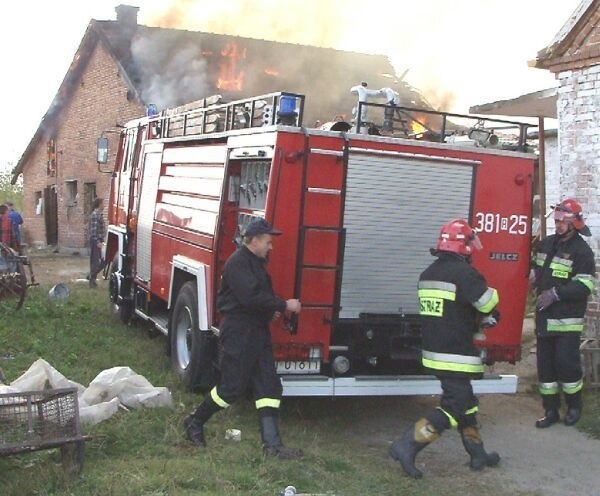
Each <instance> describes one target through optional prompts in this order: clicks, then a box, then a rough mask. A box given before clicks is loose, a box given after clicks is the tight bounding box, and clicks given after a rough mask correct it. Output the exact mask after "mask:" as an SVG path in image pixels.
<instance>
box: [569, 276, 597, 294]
mask: <svg viewBox="0 0 600 496" xmlns="http://www.w3.org/2000/svg"><path fill="white" fill-rule="evenodd" d="M573 280H574V281H577V282H580V283H581V284H583V285H584V286H585V287H586V288H587V289H588V291H589V292H590V293H592V292H593V291H594V286H595V285H596V284H595V283H594V279H592V276H591V275H589V274H577V275H576V276H575V277H573Z"/></svg>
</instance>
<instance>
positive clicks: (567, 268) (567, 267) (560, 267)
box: [548, 262, 573, 272]
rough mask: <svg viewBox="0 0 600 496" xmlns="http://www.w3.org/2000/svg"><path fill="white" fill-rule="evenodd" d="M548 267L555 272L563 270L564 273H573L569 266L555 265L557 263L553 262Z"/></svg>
mask: <svg viewBox="0 0 600 496" xmlns="http://www.w3.org/2000/svg"><path fill="white" fill-rule="evenodd" d="M548 267H550V268H551V269H553V270H561V271H563V272H572V271H573V267H569V266H568V265H565V264H560V263H555V262H551V263H550V265H549V266H548Z"/></svg>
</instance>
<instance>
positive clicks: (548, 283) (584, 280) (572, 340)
mask: <svg viewBox="0 0 600 496" xmlns="http://www.w3.org/2000/svg"><path fill="white" fill-rule="evenodd" d="M554 222H555V225H556V234H554V235H552V236H548V237H547V238H545V239H543V240H542V241H540V243H539V245H538V248H537V254H536V256H535V260H534V262H535V266H534V267H535V268H534V276H535V279H534V284H535V288H536V294H537V295H538V296H537V300H536V315H535V325H536V335H537V368H538V379H539V388H540V393H541V395H542V404H543V407H544V410H545V415H544V417H542V418H541V419H539V420H537V421H536V423H535V425H536V427H538V428H545V427H550V426H551V425H552V424H555V423H556V422H558V421H559V420H560V415H559V408H560V391H561V389H562V392H563V394H564V395H565V402H566V403H567V414H566V415H565V418H564V423H565V424H566V425H574V424H575V423H577V421H578V420H579V419H580V418H581V409H582V400H581V388H582V387H583V377H582V369H581V358H580V355H579V346H580V340H581V331H583V324H584V316H585V309H586V306H587V299H588V296H589V295H590V294H591V293H592V291H593V290H594V278H595V272H596V271H595V265H596V264H595V261H594V253H593V252H592V250H591V248H590V247H589V245H588V244H587V243H586V242H585V240H584V239H583V238H582V237H581V236H580V234H583V235H584V236H591V232H590V230H589V228H588V227H587V226H586V225H585V222H584V220H583V216H582V213H581V205H580V204H579V203H578V202H577V201H575V200H572V199H566V200H563V201H562V202H561V203H560V204H559V205H557V206H556V207H555V209H554Z"/></svg>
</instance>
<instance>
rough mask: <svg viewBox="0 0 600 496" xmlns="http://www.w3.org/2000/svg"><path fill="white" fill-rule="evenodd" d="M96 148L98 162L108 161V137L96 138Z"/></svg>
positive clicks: (104, 162)
mask: <svg viewBox="0 0 600 496" xmlns="http://www.w3.org/2000/svg"><path fill="white" fill-rule="evenodd" d="M96 150H97V151H96V160H97V161H98V163H99V164H106V163H107V162H108V138H105V137H101V138H98V142H97V144H96Z"/></svg>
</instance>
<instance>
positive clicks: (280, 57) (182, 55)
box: [94, 21, 429, 126]
mask: <svg viewBox="0 0 600 496" xmlns="http://www.w3.org/2000/svg"><path fill="white" fill-rule="evenodd" d="M94 22H95V26H96V27H97V29H98V30H99V31H101V32H102V34H103V35H104V36H106V39H107V40H108V42H109V44H110V46H111V47H112V49H113V53H115V55H116V57H117V58H118V59H119V61H120V62H121V64H122V65H123V67H124V68H125V70H126V71H127V73H128V76H129V78H130V79H131V81H132V83H133V84H134V85H135V87H136V90H137V93H138V94H139V95H140V97H141V100H142V103H144V104H148V103H154V104H156V105H157V107H158V108H159V109H162V108H166V107H172V106H176V105H181V104H183V103H185V102H188V101H191V100H197V99H199V98H203V97H206V96H208V95H211V94H217V93H218V94H221V95H223V97H224V98H225V99H227V100H236V99H240V98H246V97H250V96H253V95H259V94H264V93H270V92H274V91H291V92H295V93H302V94H305V95H306V109H305V110H306V113H305V117H306V118H305V123H306V124H307V125H309V126H311V125H313V124H314V123H315V122H316V121H317V120H319V121H321V122H326V121H331V120H333V119H334V118H335V117H336V116H339V115H342V116H345V117H349V115H350V113H351V110H352V107H353V106H354V105H356V98H355V97H354V96H352V95H351V94H350V88H351V87H352V86H354V85H356V84H358V83H359V82H360V81H363V80H365V81H368V83H369V87H372V88H381V87H392V88H393V89H394V90H396V91H397V92H398V93H399V94H400V99H401V101H402V102H403V104H404V105H407V106H416V107H429V106H428V105H427V104H426V103H425V101H424V100H423V98H422V97H421V96H420V94H419V93H418V92H416V91H415V90H414V89H412V88H411V87H410V86H409V85H408V84H406V83H404V82H402V81H398V79H397V77H396V75H395V72H394V69H393V67H392V66H391V64H390V62H389V60H388V58H387V57H385V56H383V55H367V54H361V53H356V52H346V51H341V50H334V49H331V48H318V47H313V46H306V45H296V44H291V43H280V42H274V41H266V40H258V39H250V38H241V37H236V36H228V35H220V34H212V33H203V32H194V31H185V30H178V29H165V28H154V27H147V26H141V25H137V26H136V27H135V30H134V31H133V32H132V33H131V36H130V37H124V36H123V27H122V26H121V25H120V23H119V22H117V21H94Z"/></svg>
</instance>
